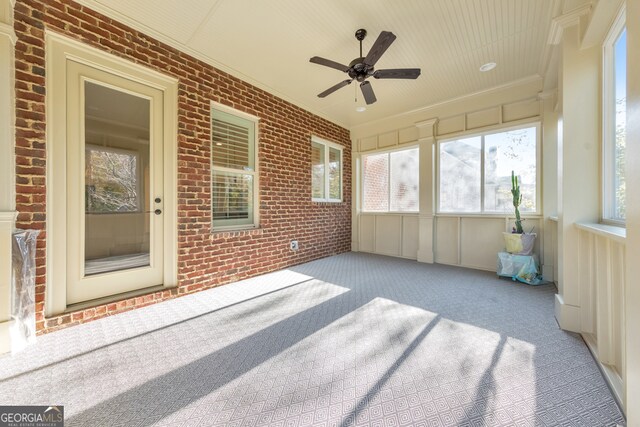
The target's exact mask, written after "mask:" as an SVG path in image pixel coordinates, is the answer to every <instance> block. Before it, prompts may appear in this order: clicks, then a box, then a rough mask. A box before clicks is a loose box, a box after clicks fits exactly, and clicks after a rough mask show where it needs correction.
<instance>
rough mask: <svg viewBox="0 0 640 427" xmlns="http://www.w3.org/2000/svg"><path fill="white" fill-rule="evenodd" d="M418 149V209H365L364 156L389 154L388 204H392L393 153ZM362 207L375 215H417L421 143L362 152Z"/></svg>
mask: <svg viewBox="0 0 640 427" xmlns="http://www.w3.org/2000/svg"><path fill="white" fill-rule="evenodd" d="M414 149H417V150H418V209H416V210H415V211H393V210H391V209H387V210H386V211H368V210H365V209H364V158H365V157H366V156H370V155H377V154H389V157H388V161H387V164H388V166H389V169H388V171H389V174H388V175H389V176H388V177H387V181H388V189H389V192H388V194H387V202H388V203H387V206H391V156H390V154H391V153H396V152H399V151H408V150H414ZM360 164H361V167H360V170H359V173H360V180H359V181H360V200H359V202H360V209H361V212H362V213H364V214H373V215H384V214H399V215H417V214H419V213H420V145H419V144H408V145H406V146H402V147H401V148H400V147H396V148H391V149H387V150H376V151H367V152H366V153H361V154H360Z"/></svg>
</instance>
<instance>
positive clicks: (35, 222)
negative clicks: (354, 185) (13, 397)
mask: <svg viewBox="0 0 640 427" xmlns="http://www.w3.org/2000/svg"><path fill="white" fill-rule="evenodd" d="M45 29H47V30H52V31H55V32H57V33H60V34H65V35H67V36H69V37H73V38H75V39H77V40H81V41H83V42H84V43H87V44H88V45H91V46H94V47H97V48H100V49H102V50H104V51H106V52H109V53H112V54H115V55H117V56H119V57H122V58H125V59H128V60H130V61H133V62H136V63H138V64H142V65H144V66H146V67H149V68H152V69H155V70H157V71H160V72H162V73H165V74H167V75H170V76H174V77H176V78H178V79H179V89H178V91H179V93H178V203H179V208H178V224H177V227H178V236H179V237H178V239H179V242H178V247H179V249H178V250H179V253H178V280H179V286H178V287H177V288H175V289H171V290H166V291H161V292H156V293H152V294H149V295H146V296H141V297H136V298H130V299H128V300H123V301H119V302H114V303H111V304H106V305H102V306H97V307H94V308H90V309H86V310H82V311H78V312H75V313H70V314H65V315H61V316H55V317H51V318H45V317H44V302H45V301H44V299H45V286H46V280H45V275H46V268H45V263H46V260H45V241H46V229H45V220H46V200H45V197H46V191H47V190H46V185H45V176H46V173H45V168H46V161H47V157H46V141H45V132H46V112H45V97H46V84H45V81H46V76H45V44H44V32H45ZM15 31H16V34H17V36H18V42H17V44H16V49H15V50H16V169H17V170H16V175H17V176H16V181H17V182H16V193H17V194H16V201H17V210H18V212H19V215H18V227H21V228H33V229H40V230H42V233H41V235H40V241H39V244H38V250H37V279H36V284H37V286H36V301H37V310H36V313H37V314H36V316H37V318H36V321H37V328H38V331H39V332H41V333H42V332H48V331H51V330H54V329H58V328H61V327H65V326H68V325H71V324H77V323H82V322H85V321H87V320H91V319H95V318H99V317H102V316H106V315H110V314H113V313H117V312H121V311H125V310H130V309H132V308H136V307H140V306H144V305H148V304H152V303H154V302H157V301H161V300H164V299H167V298H172V297H175V296H177V295H182V294H186V293H190V292H194V291H198V290H202V289H205V288H210V287H213V286H217V285H220V284H224V283H228V282H231V281H235V280H239V279H242V278H246V277H250V276H255V275H258V274H262V273H266V272H268V271H273V270H277V269H281V268H283V267H287V266H290V265H293V264H299V263H302V262H305V261H309V260H312V259H316V258H321V257H325V256H328V255H332V254H336V253H340V252H345V251H349V250H350V245H351V243H350V242H351V210H350V206H351V142H350V139H349V132H348V131H347V130H346V129H344V128H341V127H339V126H337V125H335V124H333V123H331V122H329V121H326V120H324V119H322V118H320V117H318V116H315V115H313V114H311V113H309V112H307V111H305V110H303V109H301V108H298V107H296V106H295V105H292V104H290V103H288V102H286V101H283V100H282V99H279V98H277V97H275V96H273V95H271V94H269V93H267V92H265V91H263V90H261V89H258V88H256V87H253V86H251V85H249V84H247V83H245V82H243V81H241V80H239V79H237V78H235V77H232V76H230V75H228V74H226V73H224V72H221V71H219V70H217V69H215V68H213V67H211V66H210V65H208V64H206V63H204V62H202V61H199V60H197V59H194V58H193V57H191V56H189V55H187V54H185V53H182V52H180V51H178V50H176V49H174V48H172V47H169V46H167V45H165V44H163V43H160V42H158V41H156V40H154V39H152V38H151V37H148V36H146V35H144V34H142V33H140V32H138V31H136V30H133V29H131V28H129V27H127V26H125V25H122V24H120V23H118V22H116V21H113V20H111V19H109V18H107V17H104V16H102V15H100V14H99V13H96V12H94V11H92V10H90V9H87V8H85V7H82V6H80V5H78V4H76V3H74V2H72V1H69V0H47V1H33V0H18V1H17V2H16V5H15ZM211 101H216V102H219V103H222V104H225V105H228V106H231V107H233V108H236V109H238V110H240V111H244V112H247V113H250V114H253V115H255V116H258V117H260V119H261V120H260V128H259V138H260V139H259V147H258V149H259V167H260V207H259V212H260V223H261V228H260V229H258V230H251V231H239V232H225V233H212V231H211V225H210V224H211V214H210V190H209V185H210V166H209V154H210V146H209V144H210V102H211ZM312 134H315V135H318V136H320V137H322V138H326V139H329V140H331V141H335V142H337V143H339V144H342V145H343V146H344V147H345V149H344V177H343V179H344V201H343V203H339V204H329V203H326V204H323V203H313V202H311V142H310V137H311V135H312ZM294 238H295V239H298V240H299V242H300V250H299V251H298V252H292V251H290V250H289V241H290V240H291V239H294Z"/></svg>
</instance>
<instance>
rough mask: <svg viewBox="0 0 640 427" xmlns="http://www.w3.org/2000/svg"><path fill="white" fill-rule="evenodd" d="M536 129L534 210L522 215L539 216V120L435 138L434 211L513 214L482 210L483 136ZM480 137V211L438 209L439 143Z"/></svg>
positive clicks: (501, 215)
mask: <svg viewBox="0 0 640 427" xmlns="http://www.w3.org/2000/svg"><path fill="white" fill-rule="evenodd" d="M532 127H533V128H535V129H536V210H535V211H532V212H523V213H522V216H524V217H526V216H540V215H542V212H543V208H542V185H541V184H542V177H541V172H542V133H541V127H542V126H541V123H540V121H530V122H523V123H519V124H516V125H512V126H506V127H492V128H491V129H487V130H484V131H482V132H477V131H468V132H460V133H456V134H455V135H451V136H448V137H447V138H442V139H437V140H436V141H435V156H434V157H435V189H434V190H435V197H434V199H435V209H434V211H435V213H436V214H437V215H442V216H471V217H473V216H478V217H480V216H482V217H490V216H493V217H496V216H499V217H503V216H505V214H507V215H508V216H511V215H513V212H512V211H510V212H499V211H485V210H484V203H485V200H484V196H485V167H484V166H485V136H487V135H494V134H497V133H504V132H509V131H512V130H519V129H526V128H532ZM473 137H480V211H479V212H464V211H441V210H440V144H441V143H446V142H452V141H457V140H459V139H466V138H473Z"/></svg>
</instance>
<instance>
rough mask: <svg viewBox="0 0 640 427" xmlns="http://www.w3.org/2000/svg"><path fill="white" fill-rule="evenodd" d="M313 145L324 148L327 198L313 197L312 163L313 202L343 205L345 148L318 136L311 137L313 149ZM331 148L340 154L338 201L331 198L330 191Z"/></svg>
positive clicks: (311, 169)
mask: <svg viewBox="0 0 640 427" xmlns="http://www.w3.org/2000/svg"><path fill="white" fill-rule="evenodd" d="M313 144H319V145H322V146H323V147H324V195H325V197H313V163H310V165H311V167H310V168H309V171H310V172H311V201H312V202H319V203H342V201H343V194H344V147H343V146H342V145H340V144H336V143H335V142H331V141H328V140H326V139H323V138H320V137H318V136H315V135H311V144H310V147H313ZM331 148H333V149H334V150H338V152H339V153H340V198H338V199H335V198H331V194H330V191H329V189H330V183H331V180H330V178H329V151H330V149H331Z"/></svg>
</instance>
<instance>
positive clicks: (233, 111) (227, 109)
mask: <svg viewBox="0 0 640 427" xmlns="http://www.w3.org/2000/svg"><path fill="white" fill-rule="evenodd" d="M211 108H213V109H214V110H218V111H222V112H223V113H227V114H231V115H233V116H236V117H240V118H242V119H245V120H250V121H252V122H256V124H257V123H258V122H260V117H258V116H254V115H253V114H249V113H245V112H244V111H240V110H236V109H235V108H233V107H229V106H228V105H224V104H220V103H219V102H215V101H211ZM256 131H257V129H256ZM256 141H257V138H256Z"/></svg>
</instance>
